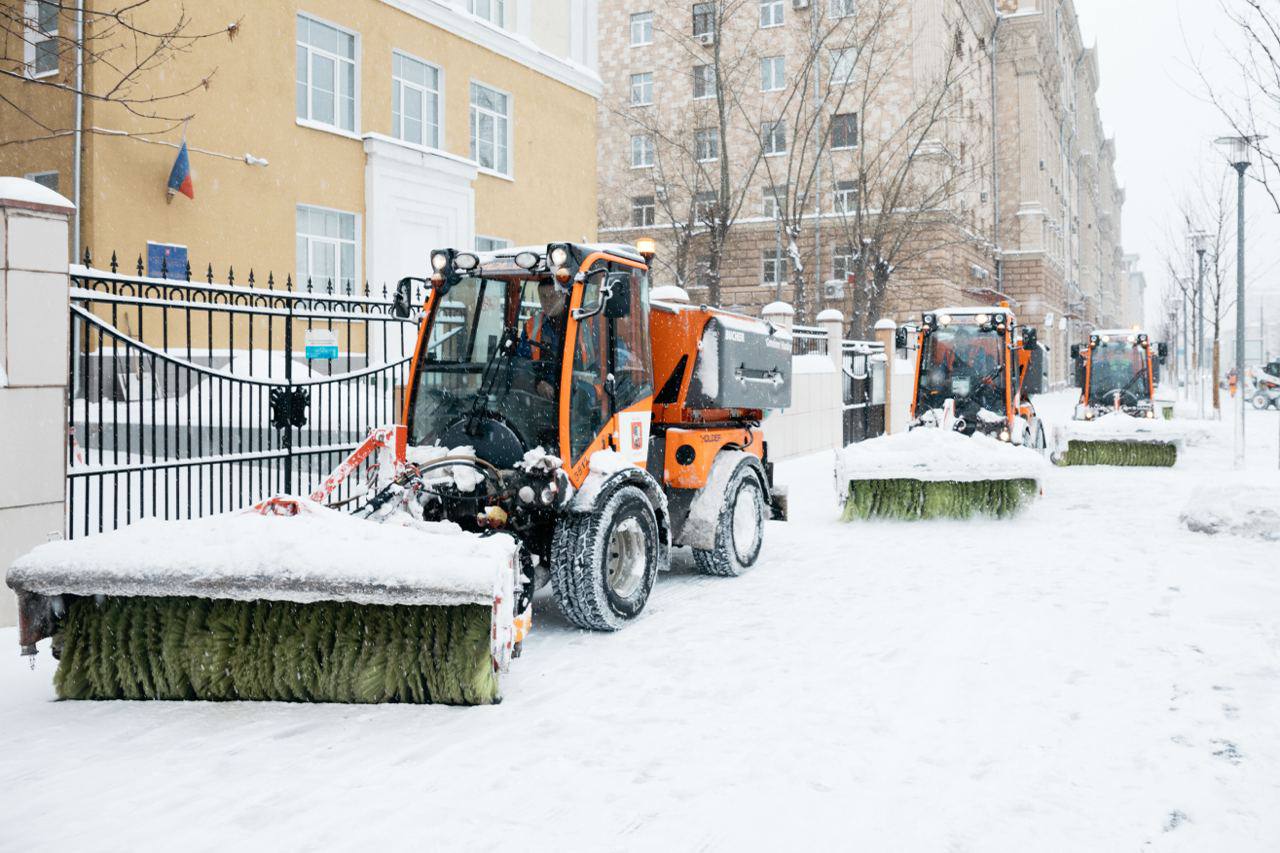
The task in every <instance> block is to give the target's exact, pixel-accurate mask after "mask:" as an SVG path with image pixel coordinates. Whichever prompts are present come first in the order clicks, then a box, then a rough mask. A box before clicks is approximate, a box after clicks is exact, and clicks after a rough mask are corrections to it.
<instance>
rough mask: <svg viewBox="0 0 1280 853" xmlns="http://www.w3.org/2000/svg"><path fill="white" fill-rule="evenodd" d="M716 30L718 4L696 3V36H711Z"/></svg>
mask: <svg viewBox="0 0 1280 853" xmlns="http://www.w3.org/2000/svg"><path fill="white" fill-rule="evenodd" d="M715 28H716V4H715V3H694V4H693V34H694V35H695V36H709V35H711V34H712V33H714V32H715Z"/></svg>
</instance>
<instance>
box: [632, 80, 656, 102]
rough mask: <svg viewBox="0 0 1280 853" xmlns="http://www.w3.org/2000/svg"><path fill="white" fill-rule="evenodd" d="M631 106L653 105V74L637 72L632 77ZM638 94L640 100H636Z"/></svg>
mask: <svg viewBox="0 0 1280 853" xmlns="http://www.w3.org/2000/svg"><path fill="white" fill-rule="evenodd" d="M630 84H631V106H633V107H648V106H652V105H653V72H652V71H637V72H636V73H635V74H632V75H631V80H630ZM637 93H638V94H639V97H640V100H636V96H637Z"/></svg>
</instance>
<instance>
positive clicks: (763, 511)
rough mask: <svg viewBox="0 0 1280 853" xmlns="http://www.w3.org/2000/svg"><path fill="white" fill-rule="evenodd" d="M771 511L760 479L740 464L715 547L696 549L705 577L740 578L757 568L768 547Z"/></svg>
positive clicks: (722, 512)
mask: <svg viewBox="0 0 1280 853" xmlns="http://www.w3.org/2000/svg"><path fill="white" fill-rule="evenodd" d="M767 512H768V510H767V508H766V501H765V495H764V489H762V488H761V487H760V480H759V478H758V477H756V474H755V472H754V471H753V470H752V469H751V468H750V467H749V466H747V465H746V464H740V465H738V469H737V470H736V471H734V472H733V476H732V477H731V478H730V479H729V485H728V486H727V487H726V488H725V490H724V503H723V504H722V505H721V508H720V517H719V518H718V519H717V520H716V544H715V547H714V548H712V549H711V550H709V551H704V550H702V549H700V548H694V549H693V559H694V562H696V563H697V564H698V568H699V569H700V570H701V571H702V572H703V574H708V575H720V576H721V577H735V578H736V577H737V576H738V575H741V574H744V573H745V572H746V571H747V570H748V569H750V568H751V567H752V566H754V565H755V564H756V560H757V559H759V557H760V546H761V545H763V544H764V521H765V519H766V518H768V514H767Z"/></svg>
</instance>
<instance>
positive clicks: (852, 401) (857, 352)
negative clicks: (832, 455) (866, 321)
mask: <svg viewBox="0 0 1280 853" xmlns="http://www.w3.org/2000/svg"><path fill="white" fill-rule="evenodd" d="M841 348H842V355H843V365H842V367H843V369H842V371H841V373H842V378H843V381H844V443H845V444H846V445H848V444H853V443H854V442H855V441H864V440H866V439H868V438H875V437H876V436H879V435H883V434H884V423H885V418H884V400H885V394H884V390H885V383H887V382H889V381H890V375H889V370H890V369H892V365H890V364H888V363H887V362H886V360H885V355H884V345H883V344H881V343H878V342H876V341H844V343H843V345H842V347H841Z"/></svg>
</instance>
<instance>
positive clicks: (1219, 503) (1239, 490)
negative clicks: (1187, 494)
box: [1179, 485, 1280, 542]
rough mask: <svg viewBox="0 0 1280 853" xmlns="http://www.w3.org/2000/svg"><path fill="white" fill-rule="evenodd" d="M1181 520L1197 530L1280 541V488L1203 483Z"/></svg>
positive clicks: (1193, 493)
mask: <svg viewBox="0 0 1280 853" xmlns="http://www.w3.org/2000/svg"><path fill="white" fill-rule="evenodd" d="M1179 519H1180V520H1181V521H1182V524H1183V525H1184V526H1185V527H1186V528H1187V529H1188V530H1191V531H1194V532H1196V533H1208V534H1210V535H1217V534H1220V533H1221V534H1226V535H1228V536H1243V537H1248V538H1253V539H1265V540H1268V541H1271V542H1280V488H1275V487H1271V488H1267V487H1264V486H1252V487H1250V486H1240V485H1232V486H1202V487H1200V488H1198V489H1196V490H1195V491H1194V492H1192V493H1191V499H1190V501H1188V503H1187V506H1186V508H1185V509H1184V510H1183V511H1182V514H1181V515H1180V516H1179Z"/></svg>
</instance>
